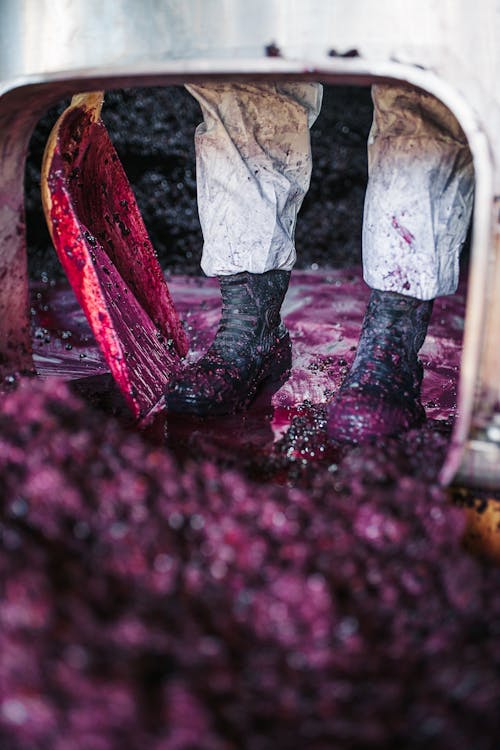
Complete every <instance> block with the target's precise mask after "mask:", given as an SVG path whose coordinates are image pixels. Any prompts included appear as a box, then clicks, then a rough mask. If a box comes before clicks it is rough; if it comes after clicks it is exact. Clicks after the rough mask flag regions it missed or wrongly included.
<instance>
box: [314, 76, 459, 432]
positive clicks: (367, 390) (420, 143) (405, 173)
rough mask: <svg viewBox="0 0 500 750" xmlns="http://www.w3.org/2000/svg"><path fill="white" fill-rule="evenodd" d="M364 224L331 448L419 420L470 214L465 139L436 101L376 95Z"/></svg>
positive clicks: (402, 93)
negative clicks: (434, 335)
mask: <svg viewBox="0 0 500 750" xmlns="http://www.w3.org/2000/svg"><path fill="white" fill-rule="evenodd" d="M373 101H374V107H375V109H374V121H373V126H372V130H371V133H370V137H369V143H368V155H369V182H368V188H367V194H366V200H365V213H364V221H363V272H364V278H365V281H366V282H367V284H368V285H369V286H370V287H371V288H372V292H371V296H370V301H369V304H368V308H367V311H366V315H365V319H364V322H363V328H362V332H361V336H360V340H359V344H358V349H357V352H356V357H355V359H354V362H353V365H352V367H351V370H350V372H349V374H348V376H347V378H346V380H345V381H344V383H343V384H342V386H341V388H340V389H339V391H338V393H337V394H336V396H335V398H334V400H333V402H332V404H331V406H330V412H329V419H328V434H329V437H330V439H332V440H340V441H349V442H358V441H362V440H365V439H368V438H372V437H375V436H379V435H392V434H397V433H398V432H401V431H403V430H406V429H409V428H411V427H414V426H417V425H419V424H421V423H422V422H423V420H424V419H425V413H424V410H423V408H422V404H421V401H420V386H421V382H422V367H421V364H420V362H419V360H418V351H419V349H420V348H421V346H422V344H423V343H424V340H425V336H426V332H427V326H428V323H429V319H430V315H431V311H432V301H433V299H434V298H435V297H437V296H440V295H445V294H452V293H453V292H454V291H455V290H456V287H457V283H458V274H459V256H460V250H461V248H462V245H463V243H464V241H465V238H466V234H467V230H468V226H469V220H470V215H471V210H472V202H473V190H474V172H473V165H472V158H471V154H470V152H469V149H468V146H467V141H466V138H465V136H464V134H463V132H462V130H461V129H460V126H459V124H458V122H457V121H456V119H455V118H454V117H453V115H452V114H451V113H450V112H449V110H448V109H447V108H446V107H445V106H444V105H443V104H442V103H441V102H439V101H438V100H437V99H435V98H434V97H432V96H430V95H429V94H426V93H424V92H421V91H417V90H415V89H411V88H409V87H404V86H386V85H384V86H374V87H373Z"/></svg>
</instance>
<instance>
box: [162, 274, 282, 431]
mask: <svg viewBox="0 0 500 750" xmlns="http://www.w3.org/2000/svg"><path fill="white" fill-rule="evenodd" d="M289 279H290V272H289V271H268V272H267V273H263V274H252V273H248V272H246V271H245V272H243V273H238V274H235V275H232V276H221V277H219V282H220V288H221V294H222V314H221V319H220V323H219V328H218V330H217V333H216V335H215V338H214V341H213V343H212V345H211V346H210V348H209V349H208V351H207V352H206V354H205V355H204V356H203V357H202V358H201V359H200V360H198V362H196V363H195V364H194V365H192V366H191V367H189V368H187V369H186V370H184V371H183V372H181V373H180V374H179V375H178V376H177V377H176V378H174V379H173V381H171V382H170V383H169V385H168V388H167V391H166V394H165V398H166V405H167V410H168V411H170V412H175V413H186V414H195V415H198V416H210V415H222V414H233V413H235V412H238V411H241V410H243V409H245V408H247V407H248V406H249V405H250V403H251V401H252V400H253V399H254V398H255V395H256V393H257V390H258V388H259V386H261V385H262V384H264V383H266V382H275V383H281V382H284V380H285V379H286V377H287V376H288V374H289V372H290V368H291V359H292V357H291V344H290V337H289V334H288V331H287V330H286V328H285V326H284V325H283V324H282V322H281V318H280V309H281V305H282V303H283V299H284V297H285V294H286V291H287V288H288V282H289Z"/></svg>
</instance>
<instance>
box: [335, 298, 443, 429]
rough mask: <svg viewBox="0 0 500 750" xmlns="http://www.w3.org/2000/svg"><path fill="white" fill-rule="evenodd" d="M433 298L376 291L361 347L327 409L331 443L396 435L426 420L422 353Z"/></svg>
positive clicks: (360, 341) (365, 319)
mask: <svg viewBox="0 0 500 750" xmlns="http://www.w3.org/2000/svg"><path fill="white" fill-rule="evenodd" d="M432 305H433V301H428V302H426V301H424V302H423V301H421V300H418V299H415V298H414V297H406V296H403V295H401V294H397V293H396V292H380V291H377V290H375V289H374V290H372V293H371V295H370V300H369V302H368V307H367V310H366V313H365V318H364V321H363V327H362V330H361V336H360V338H359V344H358V350H357V352H356V357H355V359H354V362H353V364H352V366H351V369H350V371H349V373H348V375H347V377H346V379H345V381H344V382H343V383H342V385H341V386H340V388H339V390H338V392H337V394H336V395H335V397H334V399H333V401H332V403H331V405H330V410H329V415H328V425H327V433H328V438H329V439H330V440H331V441H339V442H347V443H359V442H363V441H367V440H369V439H372V438H376V437H380V436H389V435H397V434H398V433H401V432H404V431H405V430H409V429H411V428H412V427H417V426H419V425H421V424H422V423H423V422H424V421H425V411H424V408H423V406H422V404H421V401H420V387H421V383H422V377H423V367H422V363H421V362H420V360H419V359H418V352H419V350H420V348H421V346H422V345H423V343H424V340H425V336H426V333H427V326H428V324H429V319H430V316H431V312H432Z"/></svg>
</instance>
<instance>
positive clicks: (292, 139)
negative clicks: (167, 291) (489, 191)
mask: <svg viewBox="0 0 500 750" xmlns="http://www.w3.org/2000/svg"><path fill="white" fill-rule="evenodd" d="M186 88H187V89H188V91H189V92H190V93H191V94H192V95H193V96H194V97H195V98H196V99H197V100H198V102H199V103H200V105H201V108H202V113H203V120H204V121H203V123H202V124H201V125H199V126H198V128H197V130H196V136H195V146H196V179H197V190H198V212H199V215H200V222H201V227H202V231H203V238H204V245H203V255H202V261H201V267H202V269H203V271H204V272H205V273H206V274H207V275H208V276H223V275H227V274H234V273H239V272H241V271H249V272H251V273H264V272H265V271H268V270H271V269H280V270H285V271H289V270H291V269H292V267H293V265H294V262H295V257H296V253H295V244H294V234H295V224H296V219H297V213H298V210H299V208H300V206H301V204H302V200H303V198H304V196H305V194H306V192H307V190H308V188H309V182H310V177H311V149H310V139H309V128H310V126H311V125H312V124H313V122H314V121H315V119H316V117H317V116H318V113H319V110H320V108H321V99H322V91H323V90H322V86H321V84H318V83H280V84H274V83H207V84H203V85H189V86H186Z"/></svg>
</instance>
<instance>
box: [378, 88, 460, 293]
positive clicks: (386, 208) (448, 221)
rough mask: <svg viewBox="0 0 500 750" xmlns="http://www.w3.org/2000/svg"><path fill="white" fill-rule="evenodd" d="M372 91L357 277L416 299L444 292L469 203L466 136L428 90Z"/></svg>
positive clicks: (454, 278)
mask: <svg viewBox="0 0 500 750" xmlns="http://www.w3.org/2000/svg"><path fill="white" fill-rule="evenodd" d="M372 95H373V101H374V105H375V112H374V119H373V125H372V129H371V132H370V137H369V141H368V160H369V181H368V188H367V193H366V199H365V212H364V220H363V272H364V278H365V281H366V282H367V284H368V285H369V286H371V287H372V288H375V289H380V290H383V291H394V292H399V293H400V294H406V295H409V296H411V297H416V298H418V299H421V300H429V299H433V298H435V297H437V296H439V295H443V294H452V293H453V292H454V291H455V290H456V287H457V284H458V274H459V255H460V250H461V248H462V245H463V243H464V240H465V238H466V234H467V229H468V225H469V219H470V215H471V210H472V202H473V191H474V170H473V165H472V157H471V154H470V152H469V149H468V146H467V140H466V138H465V136H464V134H463V132H462V130H461V128H460V126H459V124H458V122H457V120H456V119H455V117H454V116H453V115H452V114H451V113H450V111H449V110H448V109H447V108H446V107H445V106H444V105H443V104H442V103H441V102H439V101H438V100H437V99H435V98H434V97H432V96H430V95H429V94H426V93H423V92H419V91H416V90H414V89H411V88H408V87H404V86H393V85H390V86H389V85H381V86H374V87H373V90H372Z"/></svg>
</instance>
